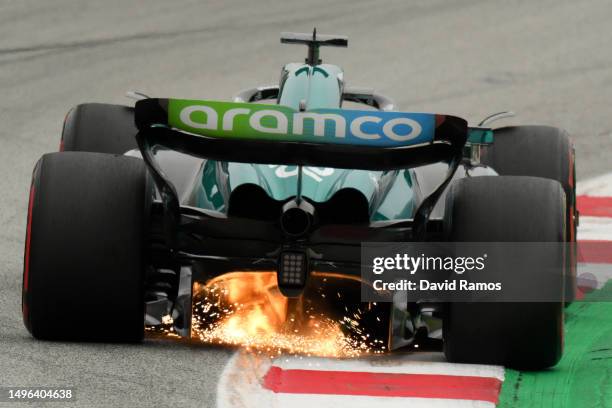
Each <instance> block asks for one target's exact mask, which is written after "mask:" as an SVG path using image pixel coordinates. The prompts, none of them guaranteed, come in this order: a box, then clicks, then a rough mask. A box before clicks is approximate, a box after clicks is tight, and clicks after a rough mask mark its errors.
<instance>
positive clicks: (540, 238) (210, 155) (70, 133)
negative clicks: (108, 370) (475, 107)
mask: <svg viewBox="0 0 612 408" xmlns="http://www.w3.org/2000/svg"><path fill="white" fill-rule="evenodd" d="M281 42H282V43H293V44H303V45H306V46H307V49H308V56H307V58H306V60H305V62H304V63H290V64H287V65H285V66H284V67H283V69H282V71H281V78H280V83H279V85H278V86H264V87H257V88H253V89H248V90H246V91H243V92H241V93H239V94H238V95H237V96H236V97H235V98H234V100H233V102H219V101H209V100H185V99H161V98H149V97H147V96H146V95H143V94H140V93H136V92H132V93H131V96H132V97H134V98H135V99H137V101H136V103H135V107H129V106H120V105H109V104H99V103H87V104H82V105H78V106H76V107H75V108H73V109H72V110H70V112H69V113H68V115H67V116H66V119H65V122H64V127H63V133H62V138H61V146H60V152H56V153H49V154H45V155H44V156H42V158H41V159H40V160H39V161H38V163H37V164H36V166H35V168H34V171H33V177H32V185H31V190H30V199H29V206H28V219H27V220H28V221H27V235H26V242H25V255H24V273H23V317H24V321H25V325H26V327H27V328H28V330H29V331H30V332H31V333H32V335H33V336H34V337H35V338H38V339H46V340H69V341H75V340H76V341H113V342H116V341H120V342H122V341H125V342H133V341H140V340H142V339H143V337H144V333H145V326H146V327H149V326H156V325H162V324H166V325H170V326H172V329H173V330H174V332H175V333H176V334H178V335H180V336H186V337H189V336H190V335H191V331H192V321H193V316H192V314H193V313H194V312H195V309H193V308H192V302H193V299H192V298H193V297H195V296H196V293H195V291H196V290H197V289H198V288H202V287H204V286H206V285H208V284H209V283H210V282H211V281H218V280H219V279H221V278H223V277H224V276H233V277H234V278H236V277H237V278H238V279H239V281H240V282H242V283H245V282H255V281H256V279H254V280H249V279H248V278H247V277H246V276H247V275H249V276H266V277H268V278H270V279H271V282H272V284H273V286H274V288H275V289H274V290H276V293H277V295H280V296H281V297H282V298H283V299H285V300H286V302H285V305H286V307H287V308H288V309H290V310H291V311H292V312H291V316H293V317H292V319H293V318H295V317H296V316H298V317H300V316H299V315H305V314H307V313H308V311H307V309H305V306H304V305H305V303H304V299H310V298H313V297H317V296H318V297H319V298H325V299H327V300H326V302H328V303H327V304H326V306H325V307H326V308H327V309H328V312H329V313H331V314H332V315H333V313H334V310H337V309H344V310H349V309H348V308H347V305H357V306H356V307H357V308H358V309H359V310H360V311H364V310H366V309H367V311H368V313H369V315H368V314H367V313H365V314H364V317H363V325H364V328H365V329H366V330H370V331H372V332H373V333H374V334H373V335H372V336H373V337H376V338H377V339H378V340H377V341H378V342H379V343H380V344H384V347H383V349H385V350H393V349H397V348H399V347H404V346H409V345H410V344H413V343H414V342H416V341H417V340H418V339H420V338H422V337H426V338H427V337H429V338H432V339H434V338H436V336H437V337H438V341H439V344H441V345H442V347H443V350H444V353H445V355H446V358H447V359H448V360H449V361H453V362H465V363H486V364H503V365H507V366H512V367H519V368H530V369H539V368H544V367H550V366H553V365H555V364H556V363H557V362H558V360H559V358H560V357H561V354H562V347H563V313H564V304H565V303H566V302H567V301H569V300H571V298H572V296H573V289H572V288H573V280H574V276H575V263H576V259H575V258H576V257H575V254H574V253H572V252H571V251H570V252H569V253H563V255H562V256H563V259H561V260H559V262H562V263H563V265H564V271H565V272H564V273H565V278H564V279H566V284H565V289H563V288H562V289H561V290H562V291H565V293H561V294H560V300H559V301H556V302H521V303H517V302H488V303H470V302H440V303H435V302H409V303H408V304H395V303H378V304H372V303H369V304H368V303H364V302H362V300H361V299H360V295H359V294H360V292H359V287H360V285H359V280H360V260H361V258H360V253H361V243H362V242H411V241H412V242H424V241H449V242H454V241H456V242H462V241H466V242H468V241H469V242H561V243H563V242H568V243H569V242H573V241H575V239H576V223H577V216H578V214H577V211H576V204H575V203H576V200H575V197H576V196H575V171H574V150H573V146H572V144H571V142H570V140H569V138H568V135H567V133H566V132H564V131H562V130H559V129H556V128H553V127H547V126H515V127H502V128H496V129H493V128H491V127H490V126H489V124H490V123H491V122H492V121H494V120H495V119H498V118H500V117H503V116H505V114H504V113H502V114H497V115H493V116H491V117H489V118H487V119H486V120H484V121H483V122H481V123H480V124H479V125H478V126H476V127H470V126H468V124H467V122H466V121H465V120H464V119H461V118H459V117H454V116H450V115H440V114H427V113H406V112H401V111H396V110H395V106H394V104H393V102H392V101H391V100H390V99H389V98H387V97H385V96H383V95H380V94H378V93H376V92H373V91H371V90H368V89H356V88H349V87H346V86H345V83H344V73H343V71H342V69H341V68H339V67H338V66H335V65H330V64H323V63H322V61H321V59H320V55H319V50H320V47H323V46H336V47H346V46H347V44H348V41H347V39H346V38H345V37H341V36H324V35H317V34H316V31H315V32H314V33H313V34H294V33H283V35H282V38H281ZM266 101H268V103H265V102H266ZM343 103H344V104H345V107H344V108H343ZM347 104H351V105H355V104H359V105H361V106H363V108H361V110H357V109H348V108H347V107H346V105H347ZM232 274H234V275H232ZM235 274H238V275H235ZM240 282H239V283H240ZM228 288H229V290H230V291H231V287H230V286H225V289H224V290H228ZM322 288H324V290H326V291H329V293H333V294H334V296H324V295H325V293H322V292H321V290H323V289H322ZM240 290H241V291H242V292H244V291H245V288H244V287H242V288H240ZM341 292H342V293H343V294H342V295H341V294H340V293H341ZM336 293H338V295H337V296H335V294H336ZM319 295H321V296H319ZM332 297H333V298H335V299H334V300H331V299H330V298H332ZM564 298H565V299H566V300H563V299H564ZM296 299H302V300H300V301H296ZM230 303H231V302H230ZM209 309H210V308H207V309H206V310H205V312H206V311H209ZM308 310H309V309H308ZM355 310H356V309H355ZM435 319H440V322H441V327H438V329H435V328H433V327H428V323H427V321H428V320H432V321H433V320H435ZM398 322H399V323H398ZM436 332H437V334H436Z"/></svg>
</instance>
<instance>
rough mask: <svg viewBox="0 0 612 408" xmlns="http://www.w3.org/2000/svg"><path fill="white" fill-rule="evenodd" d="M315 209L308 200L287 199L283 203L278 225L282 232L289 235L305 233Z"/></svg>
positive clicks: (294, 235) (296, 235) (298, 235)
mask: <svg viewBox="0 0 612 408" xmlns="http://www.w3.org/2000/svg"><path fill="white" fill-rule="evenodd" d="M314 213H315V209H314V207H313V206H312V204H310V203H309V202H308V201H305V200H300V202H299V203H298V202H297V201H296V200H291V201H288V202H287V203H286V204H285V205H283V212H282V214H281V217H280V226H281V229H282V230H283V232H284V233H285V234H286V235H288V236H290V237H294V238H296V237H300V236H303V235H306V234H307V233H308V231H309V230H310V227H311V226H312V223H313V221H314Z"/></svg>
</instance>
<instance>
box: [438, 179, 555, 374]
mask: <svg viewBox="0 0 612 408" xmlns="http://www.w3.org/2000/svg"><path fill="white" fill-rule="evenodd" d="M564 215H565V197H564V193H563V190H562V188H561V186H560V185H559V183H558V182H556V181H553V180H546V179H543V178H535V177H506V176H499V177H474V178H471V179H470V178H465V179H461V180H459V181H457V182H455V183H454V184H453V185H452V186H451V189H450V191H449V194H448V196H447V201H446V214H445V217H446V220H445V221H446V225H447V232H448V239H449V240H450V241H458V242H461V241H464V242H563V240H564V237H565V230H564V222H563V220H564ZM562 256H563V255H562V253H560V254H559V258H560V259H559V260H558V261H559V265H562V262H563V259H562ZM555 262H556V261H555ZM557 286H559V285H557ZM559 292H560V293H559V298H560V299H563V288H562V286H559ZM443 337H444V353H445V355H446V358H447V359H448V360H449V361H451V362H459V363H482V364H500V365H505V366H509V367H513V368H520V369H542V368H546V367H551V366H553V365H555V364H556V363H557V362H558V361H559V359H560V358H561V354H562V349H563V302H562V301H559V302H549V303H543V302H541V303H502V302H499V303H467V302H464V303H460V302H457V303H449V304H447V307H446V311H445V314H444V318H443Z"/></svg>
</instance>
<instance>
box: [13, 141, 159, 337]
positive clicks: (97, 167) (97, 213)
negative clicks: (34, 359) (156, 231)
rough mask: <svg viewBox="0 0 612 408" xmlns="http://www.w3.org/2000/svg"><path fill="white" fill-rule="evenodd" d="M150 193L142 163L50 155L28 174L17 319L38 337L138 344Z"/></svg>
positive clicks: (100, 156) (81, 154) (109, 157)
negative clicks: (20, 307)
mask: <svg viewBox="0 0 612 408" xmlns="http://www.w3.org/2000/svg"><path fill="white" fill-rule="evenodd" d="M151 197H152V189H151V185H150V183H149V182H148V178H147V173H146V168H145V165H144V163H143V162H142V160H139V159H135V158H130V157H124V156H112V155H107V154H100V153H84V152H79V153H76V152H71V153H51V154H46V155H44V156H43V157H42V158H41V159H40V160H39V161H38V163H37V165H36V168H35V169H34V174H33V180H32V187H31V192H30V204H29V210H28V224H27V235H26V246H25V258H24V275H23V315H24V322H25V325H26V327H27V328H28V330H29V331H30V332H31V333H32V335H33V336H34V337H36V338H38V339H46V340H69V341H80V340H86V341H126V342H132V341H140V340H142V338H143V335H144V300H143V295H144V289H143V284H144V268H145V248H146V245H145V237H146V234H147V232H148V215H149V210H150V206H151Z"/></svg>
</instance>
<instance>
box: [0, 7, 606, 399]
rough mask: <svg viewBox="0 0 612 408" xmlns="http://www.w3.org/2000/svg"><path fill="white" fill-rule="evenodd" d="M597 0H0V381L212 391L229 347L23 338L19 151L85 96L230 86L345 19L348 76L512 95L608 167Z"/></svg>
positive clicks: (24, 172)
mask: <svg viewBox="0 0 612 408" xmlns="http://www.w3.org/2000/svg"><path fill="white" fill-rule="evenodd" d="M611 19H612V3H611V2H609V1H608V0H593V1H588V2H587V1H585V2H575V1H563V2H562V1H537V2H536V1H505V2H490V1H486V0H466V1H456V2H450V1H443V0H423V1H404V0H398V1H391V2H376V3H374V2H366V1H355V0H346V1H334V2H330V1H308V2H305V1H295V2H294V1H278V2H274V1H269V0H263V1H232V2H226V1H222V0H218V1H207V2H203V1H157V0H156V1H146V2H145V1H123V0H121V1H119V0H112V1H83V0H59V1H53V2H51V1H31V0H0V124H1V125H0V142H1V149H0V174H2V176H1V177H0V192H1V193H0V226H1V227H0V259H2V262H1V264H0V310H2V314H1V321H0V351H1V352H0V385H3V386H9V385H10V386H35V385H43V384H44V385H50V386H51V385H55V386H72V387H75V388H76V390H77V395H78V397H77V398H78V401H79V403H78V405H79V406H150V405H153V404H156V405H159V406H169V405H171V404H176V405H177V406H197V407H206V406H214V405H215V398H216V396H215V392H216V385H217V379H218V376H219V373H220V372H221V370H222V369H223V367H224V365H225V363H226V361H227V359H228V358H229V357H230V356H231V354H232V351H231V350H225V349H218V348H217V349H211V348H203V347H190V346H186V345H177V344H172V343H160V342H145V343H144V344H142V345H136V346H134V345H131V346H125V345H114V344H65V343H47V342H37V341H34V340H32V339H31V338H30V336H29V335H28V333H27V332H26V330H25V328H24V327H23V324H22V321H21V312H20V292H21V271H22V253H23V239H24V235H25V220H26V216H25V212H26V206H27V194H28V187H29V180H30V175H31V171H32V168H33V166H34V163H35V162H36V160H37V159H38V158H39V157H40V156H41V155H42V154H43V153H45V152H50V151H54V150H57V147H58V143H59V134H60V129H61V124H62V119H63V117H64V114H65V113H66V112H67V111H68V109H69V108H70V107H71V106H73V105H75V104H78V103H82V102H110V103H130V101H129V100H126V99H125V98H124V97H123V94H124V92H125V91H127V90H130V89H137V90H141V91H144V92H145V93H148V94H150V95H153V96H160V97H161V96H175V97H193V98H210V99H213V98H217V99H228V98H229V97H230V96H231V95H232V94H233V93H234V92H236V91H238V90H240V89H243V88H247V87H250V86H254V85H258V84H274V83H276V82H277V80H278V74H279V70H280V67H281V66H282V64H283V63H286V62H289V61H300V60H302V58H303V57H304V55H305V49H304V48H302V47H299V46H281V45H280V44H279V40H278V35H279V33H280V32H281V31H309V30H312V28H313V27H314V26H316V27H317V28H318V31H319V32H320V33H331V34H334V33H335V34H345V35H348V36H349V38H350V43H349V44H350V45H349V49H347V50H342V49H324V50H323V52H322V55H323V58H324V59H325V60H327V61H330V62H333V63H337V64H340V65H342V66H343V67H344V68H345V70H346V71H345V78H346V80H347V83H348V84H349V85H353V86H368V87H373V88H375V89H377V90H378V91H380V92H383V93H386V94H389V95H390V96H392V97H393V98H394V99H395V100H396V102H397V103H398V105H399V106H400V108H402V109H404V110H411V111H435V112H441V113H449V114H456V115H459V116H463V117H466V118H467V119H469V121H470V123H472V124H475V123H477V122H478V121H479V119H481V118H483V117H485V116H486V115H488V114H489V113H493V112H496V111H501V110H508V109H510V110H513V111H515V112H517V113H518V117H517V118H515V119H511V120H507V121H505V122H504V123H506V124H550V125H555V126H559V127H563V128H566V129H567V130H568V131H569V132H570V133H571V134H572V135H573V137H574V141H575V144H576V150H577V157H578V159H577V163H578V164H577V165H578V178H579V179H584V178H585V177H587V176H594V175H597V174H602V173H607V172H610V171H611V170H612V159H611V158H610V153H611V152H612V120H611V119H610V112H611V110H610V109H611V108H610V107H611V106H612V53H610V52H609V50H610V44H612V30H610V28H609V22H610V20H611Z"/></svg>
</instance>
